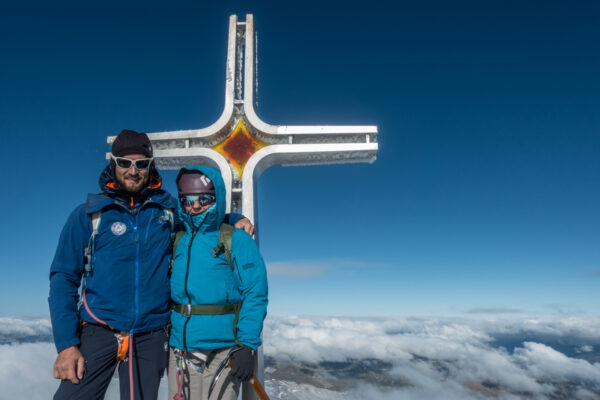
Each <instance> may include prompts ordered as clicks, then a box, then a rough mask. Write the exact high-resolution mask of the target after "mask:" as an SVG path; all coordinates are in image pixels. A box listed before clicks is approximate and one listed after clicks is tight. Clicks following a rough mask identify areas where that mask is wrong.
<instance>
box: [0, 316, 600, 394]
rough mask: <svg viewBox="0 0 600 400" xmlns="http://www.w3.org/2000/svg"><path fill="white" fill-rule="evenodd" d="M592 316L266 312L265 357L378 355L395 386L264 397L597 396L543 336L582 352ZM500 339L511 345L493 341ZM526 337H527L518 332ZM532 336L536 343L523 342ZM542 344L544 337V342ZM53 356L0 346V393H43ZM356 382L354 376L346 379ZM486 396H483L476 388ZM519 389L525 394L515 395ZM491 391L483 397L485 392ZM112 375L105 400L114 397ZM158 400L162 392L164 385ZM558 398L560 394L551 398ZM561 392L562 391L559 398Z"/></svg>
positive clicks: (580, 365) (11, 324)
mask: <svg viewBox="0 0 600 400" xmlns="http://www.w3.org/2000/svg"><path fill="white" fill-rule="evenodd" d="M0 326H1V329H0V335H9V336H11V337H12V336H15V335H19V334H22V335H26V336H36V335H45V334H48V333H49V329H50V325H49V321H48V320H47V319H38V320H32V319H17V318H3V319H0ZM598 332H600V318H597V317H596V318H583V317H571V318H550V317H547V318H511V319H507V318H505V319H500V318H486V319H484V318H478V319H466V318H460V319H456V318H453V319H450V318H448V319H444V318H335V317H301V316H270V317H269V318H268V319H267V320H266V322H265V329H264V342H265V346H264V351H265V355H267V356H269V357H272V358H274V359H275V360H289V361H292V362H294V363H301V362H304V363H315V364H317V363H319V362H322V361H345V360H348V359H355V360H357V359H358V360H360V359H379V360H383V361H385V362H387V363H388V364H389V365H391V367H389V368H388V367H386V368H388V370H386V373H387V374H389V375H390V376H392V377H394V378H398V379H399V380H401V381H403V382H407V383H408V386H405V387H392V388H387V389H384V388H382V387H376V386H373V384H372V383H371V384H370V383H368V382H366V381H360V380H359V382H358V384H356V385H349V387H348V389H347V390H345V391H334V390H327V389H323V388H318V387H316V386H313V385H308V384H306V383H300V382H293V379H290V380H273V379H271V380H269V381H267V388H268V389H269V391H270V392H271V393H272V394H277V396H279V397H272V398H281V399H289V400H303V399H311V400H312V399H332V400H337V399H383V400H388V399H390V400H391V399H406V400H421V399H440V400H442V399H443V400H455V399H461V400H462V399H484V398H495V399H501V400H509V399H520V398H531V399H539V400H542V399H550V398H553V396H557V394H556V390H557V387H558V388H560V387H565V386H568V387H572V389H570V390H571V392H569V394H568V396H569V397H568V398H569V399H582V400H586V399H597V398H598V397H597V395H595V394H593V392H592V391H595V392H600V363H590V362H588V361H586V360H584V359H578V358H572V357H568V356H567V355H565V354H563V353H561V352H559V351H558V350H557V349H555V348H553V347H551V346H550V345H548V343H547V342H544V340H545V339H548V338H551V339H552V338H553V340H561V341H562V342H563V343H572V344H573V346H572V350H573V351H572V353H573V354H583V355H587V354H590V353H592V352H593V351H594V350H595V349H597V348H598V346H599V345H600V337H598ZM499 336H510V337H511V338H512V339H514V340H515V346H516V347H514V350H513V349H512V348H503V347H499V346H498V344H497V343H496V342H495V339H496V338H497V337H499ZM520 337H527V338H528V339H527V341H524V340H521V341H519V340H518V338H520ZM532 337H538V338H540V340H537V339H536V340H531V338H532ZM550 341H551V340H550ZM55 357H56V352H55V349H54V345H53V344H52V343H49V342H38V343H20V344H5V345H0V387H1V388H2V391H1V392H0V399H7V400H8V399H13V398H27V399H31V400H37V399H47V398H49V397H51V393H54V391H55V390H56V388H57V386H58V381H57V380H55V379H54V378H53V377H52V366H53V363H54V360H55ZM355 383H356V382H355ZM485 393H488V394H485ZM525 395H526V396H525ZM489 396H493V397H489ZM118 398H119V396H118V385H116V381H113V384H112V385H111V387H110V388H109V391H108V394H107V399H109V400H113V399H118ZM160 398H166V382H164V381H163V384H162V385H161V394H160ZM558 398H560V396H559V397H558ZM563 398H567V397H563Z"/></svg>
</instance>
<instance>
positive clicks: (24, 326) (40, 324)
mask: <svg viewBox="0 0 600 400" xmlns="http://www.w3.org/2000/svg"><path fill="white" fill-rule="evenodd" d="M51 334H52V325H51V324H50V320H49V319H47V318H10V317H8V318H6V317H3V318H0V337H1V336H5V337H6V336H39V335H46V336H49V335H51Z"/></svg>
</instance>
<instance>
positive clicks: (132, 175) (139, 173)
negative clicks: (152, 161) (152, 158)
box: [115, 154, 150, 194]
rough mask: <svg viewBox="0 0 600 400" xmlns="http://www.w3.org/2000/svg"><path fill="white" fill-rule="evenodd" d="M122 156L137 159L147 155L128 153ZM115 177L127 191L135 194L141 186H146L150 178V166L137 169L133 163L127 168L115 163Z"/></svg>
mask: <svg viewBox="0 0 600 400" xmlns="http://www.w3.org/2000/svg"><path fill="white" fill-rule="evenodd" d="M122 158H128V159H130V160H139V159H142V158H147V157H146V156H145V155H143V154H128V155H125V156H123V157H122ZM115 179H116V180H117V183H118V184H119V185H120V186H121V187H122V188H123V189H124V190H125V191H126V192H127V193H130V194H137V193H139V192H140V191H141V190H142V189H143V188H145V187H146V186H148V182H149V180H150V168H146V169H137V168H136V167H135V164H133V163H132V164H131V167H129V168H121V167H119V165H118V164H117V165H115Z"/></svg>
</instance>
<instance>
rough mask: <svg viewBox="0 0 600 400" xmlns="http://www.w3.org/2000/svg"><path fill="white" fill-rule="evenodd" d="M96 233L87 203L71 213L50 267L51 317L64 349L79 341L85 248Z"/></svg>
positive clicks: (58, 347) (58, 343) (58, 344)
mask: <svg viewBox="0 0 600 400" xmlns="http://www.w3.org/2000/svg"><path fill="white" fill-rule="evenodd" d="M91 233H92V228H91V219H90V217H89V216H88V215H87V214H86V212H85V205H81V206H79V207H77V208H76V209H75V210H74V211H73V212H72V213H71V215H70V216H69V219H68V220H67V223H66V224H65V226H64V227H63V230H62V232H61V234H60V238H59V240H58V247H57V249H56V254H55V255H54V260H53V261H52V265H51V267H50V296H49V297H48V303H49V305H50V318H51V320H52V333H53V335H54V344H55V345H56V350H57V351H58V352H61V351H62V350H64V349H66V348H67V347H70V346H75V345H78V344H79V337H78V335H77V328H78V325H79V310H78V308H77V303H78V302H79V294H78V289H79V284H80V282H81V276H82V273H83V268H84V264H85V261H84V259H85V257H84V252H85V248H86V247H87V245H88V241H89V238H90V235H91Z"/></svg>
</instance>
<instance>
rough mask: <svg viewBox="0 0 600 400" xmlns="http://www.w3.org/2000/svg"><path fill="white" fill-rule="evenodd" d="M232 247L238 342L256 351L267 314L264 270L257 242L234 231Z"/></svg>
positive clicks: (266, 285)
mask: <svg viewBox="0 0 600 400" xmlns="http://www.w3.org/2000/svg"><path fill="white" fill-rule="evenodd" d="M231 247H232V258H233V265H234V274H233V275H234V277H235V279H236V280H237V281H238V282H237V283H238V285H239V286H238V287H239V290H240V293H241V294H242V308H241V310H240V315H239V319H238V323H237V339H238V341H239V342H241V343H242V344H244V345H246V346H248V347H251V348H253V349H254V350H256V349H257V348H258V347H259V346H260V345H261V343H262V341H261V338H260V333H261V332H262V328H263V321H264V319H265V317H266V315H267V303H268V283H267V269H266V267H265V262H264V261H263V258H262V256H261V255H260V253H259V251H258V247H257V246H256V242H254V239H252V237H251V236H250V235H248V234H247V233H246V232H244V231H243V230H242V229H236V230H235V231H234V233H233V238H232V245H231Z"/></svg>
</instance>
